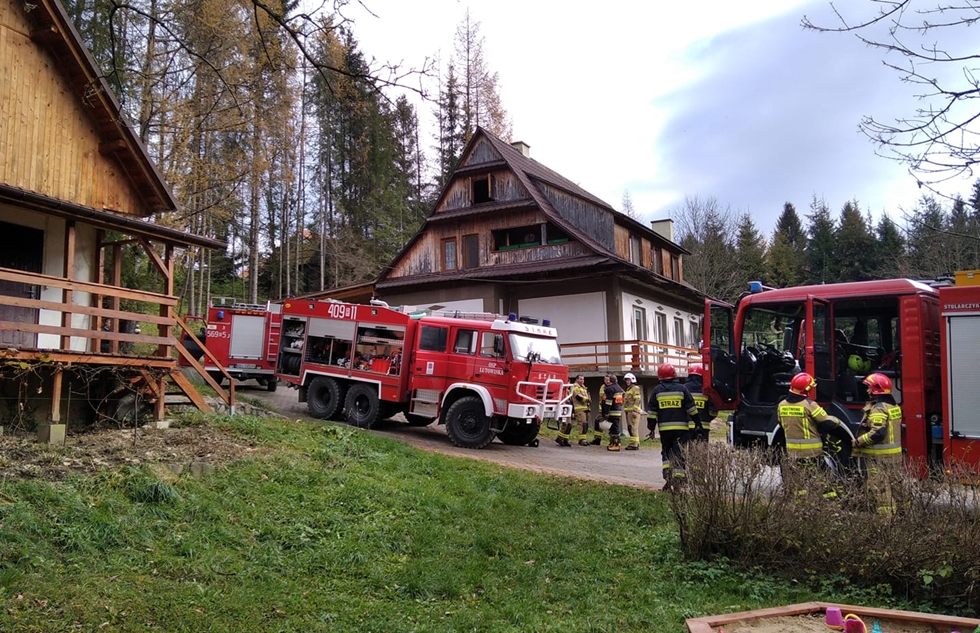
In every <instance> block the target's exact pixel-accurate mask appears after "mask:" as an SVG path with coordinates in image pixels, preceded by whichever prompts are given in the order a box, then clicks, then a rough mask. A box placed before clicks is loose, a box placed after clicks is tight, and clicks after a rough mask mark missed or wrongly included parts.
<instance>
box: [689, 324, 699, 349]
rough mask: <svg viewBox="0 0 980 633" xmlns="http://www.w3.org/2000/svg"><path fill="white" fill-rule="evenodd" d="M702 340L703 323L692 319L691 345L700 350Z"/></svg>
mask: <svg viewBox="0 0 980 633" xmlns="http://www.w3.org/2000/svg"><path fill="white" fill-rule="evenodd" d="M700 340H701V324H700V323H698V322H697V321H691V338H690V347H694V348H697V349H698V351H699V352H700V351H701V350H700V345H698V342H699V341H700Z"/></svg>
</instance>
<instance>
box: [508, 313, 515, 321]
mask: <svg viewBox="0 0 980 633" xmlns="http://www.w3.org/2000/svg"><path fill="white" fill-rule="evenodd" d="M507 320H508V321H516V320H517V315H516V314H515V313H513V312H511V313H510V314H508V315H507Z"/></svg>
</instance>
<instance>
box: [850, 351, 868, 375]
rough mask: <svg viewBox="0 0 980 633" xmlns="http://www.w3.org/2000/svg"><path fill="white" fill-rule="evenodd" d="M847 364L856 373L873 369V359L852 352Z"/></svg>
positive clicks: (864, 372)
mask: <svg viewBox="0 0 980 633" xmlns="http://www.w3.org/2000/svg"><path fill="white" fill-rule="evenodd" d="M847 366H848V367H850V368H851V369H852V370H853V371H854V373H856V374H866V373H868V370H869V369H871V361H870V360H867V359H865V358H863V357H862V356H861V355H860V354H851V355H850V356H849V357H848V359H847Z"/></svg>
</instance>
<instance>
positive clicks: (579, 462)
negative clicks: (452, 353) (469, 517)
mask: <svg viewBox="0 0 980 633" xmlns="http://www.w3.org/2000/svg"><path fill="white" fill-rule="evenodd" d="M252 384H254V383H247V384H242V385H236V392H237V393H239V394H241V395H242V396H246V397H249V398H255V399H258V400H261V401H262V402H264V403H265V404H266V405H268V406H269V408H271V409H273V410H275V411H278V412H279V413H281V414H282V415H284V416H286V417H289V418H293V419H302V420H313V419H314V418H312V417H311V416H310V414H309V411H308V410H307V408H306V403H303V404H300V403H299V401H298V397H297V391H296V390H295V389H290V388H288V387H286V386H285V385H283V384H282V383H280V385H279V389H278V390H277V391H275V392H272V393H269V392H267V391H265V389H263V388H256V387H251V386H250V385H252ZM644 430H645V427H644ZM371 432H372V433H376V434H377V435H381V436H384V437H390V438H392V439H397V440H400V441H402V442H406V443H408V444H411V445H412V446H416V447H418V448H421V449H424V450H428V451H434V452H437V453H445V454H447V455H456V456H458V457H467V458H470V459H482V460H486V461H488V462H494V463H496V464H500V465H502V466H508V467H511V468H521V469H524V470H531V471H534V472H538V473H547V474H551V475H558V476H563V477H575V478H579V479H589V480H593V481H602V482H605V483H610V484H618V485H623V486H633V487H636V488H646V489H653V490H659V489H660V488H661V487H663V484H664V480H663V476H662V474H661V462H660V448H659V446H647V445H644V446H643V447H642V448H641V449H640V450H639V451H620V452H618V453H611V452H609V451H607V450H606V447H605V446H602V447H601V448H600V447H598V446H588V447H584V446H572V447H571V448H562V447H559V446H558V445H557V444H555V443H554V441H553V440H551V439H547V438H542V441H541V444H540V446H538V447H537V448H531V447H527V446H507V445H506V444H503V443H501V442H499V441H494V442H493V443H491V444H490V445H489V446H487V447H486V448H483V449H480V450H472V449H466V448H458V447H456V446H454V445H453V443H452V442H450V441H449V437H448V436H447V435H446V430H445V428H444V427H442V426H438V425H436V424H432V425H430V426H426V427H417V426H409V425H408V424H404V423H399V422H395V421H386V422H384V423H383V424H382V425H381V426H380V428H377V429H374V430H372V431H371Z"/></svg>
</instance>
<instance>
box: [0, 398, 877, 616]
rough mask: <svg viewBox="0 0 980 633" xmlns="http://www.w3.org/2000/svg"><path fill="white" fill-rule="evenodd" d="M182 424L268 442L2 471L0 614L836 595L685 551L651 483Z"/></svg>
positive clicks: (671, 610) (612, 610)
mask: <svg viewBox="0 0 980 633" xmlns="http://www.w3.org/2000/svg"><path fill="white" fill-rule="evenodd" d="M195 423H196V424H209V425H212V426H218V427H222V428H224V429H226V430H228V431H230V432H232V433H236V434H240V435H243V436H248V437H249V438H251V439H252V440H254V441H255V442H257V443H260V444H263V445H266V446H275V447H278V448H279V449H280V450H278V451H276V454H275V456H274V457H271V458H264V459H251V460H245V461H241V462H237V463H234V464H230V465H227V466H226V467H223V468H220V469H218V470H217V472H216V473H215V474H214V475H212V476H209V477H207V478H205V479H203V480H195V479H193V478H191V477H189V476H182V477H179V478H173V477H170V478H167V477H164V476H162V475H157V474H155V471H154V470H152V469H137V468H123V469H117V470H112V471H105V472H102V473H100V474H98V475H96V476H90V477H82V478H75V479H71V480H69V481H66V482H61V483H44V482H35V481H22V482H11V481H6V482H2V483H0V629H2V630H4V631H39V632H41V631H44V632H47V631H69V630H80V631H97V630H99V631H146V630H159V631H189V632H190V631H193V632H198V631H235V632H236V633H241V632H245V631H297V632H298V631H304V632H305V631H356V632H357V633H368V632H387V631H420V632H423V631H424V632H429V631H446V632H449V631H453V632H455V631H487V632H490V631H493V632H504V631H514V632H517V631H563V632H565V631H571V632H575V631H583V632H602V631H616V632H617V633H625V632H630V631H644V632H648V631H657V632H666V633H671V632H678V633H679V632H681V631H686V627H685V626H684V620H685V618H690V617H697V616H702V615H708V614H714V613H722V612H729V611H739V610H744V609H749V608H757V607H764V606H774V605H780V604H787V603H794V602H800V601H805V600H812V599H828V600H829V599H834V600H839V601H842V602H846V601H847V598H848V597H849V596H841V595H839V594H835V595H820V592H819V591H812V590H807V589H805V588H802V587H799V586H796V585H793V584H790V583H787V582H783V581H780V580H777V579H775V578H773V577H771V576H768V575H765V574H761V573H760V574H747V573H744V572H738V571H735V570H732V569H729V568H728V567H727V566H725V565H724V564H723V563H701V562H697V561H694V562H688V561H684V560H683V559H682V557H681V554H680V551H679V548H678V537H677V534H676V528H675V525H674V523H673V519H672V517H671V513H670V510H669V507H668V500H667V499H666V498H665V496H664V495H662V494H660V493H652V492H649V491H641V490H636V489H633V488H627V487H617V486H607V485H602V484H597V483H591V482H584V481H578V480H570V479H560V478H554V477H545V476H540V475H535V474H532V473H526V472H523V471H514V470H508V469H505V468H502V467H499V466H495V465H493V464H488V463H485V462H481V461H476V460H468V459H460V458H453V457H449V456H444V455H437V454H431V453H426V452H422V451H419V450H416V449H413V448H411V447H408V446H405V445H403V444H401V443H398V442H396V441H393V440H387V439H384V438H377V437H373V436H371V435H369V434H366V433H362V432H358V431H356V430H354V429H350V428H348V427H343V426H335V425H332V424H326V425H320V424H306V423H300V422H289V421H280V420H267V419H260V418H253V417H246V416H238V417H227V416H225V417H218V416H212V417H209V418H207V419H205V420H204V421H202V420H201V419H200V418H198V419H197V420H196V422H195ZM850 598H851V599H852V600H859V601H862V602H865V603H867V600H862V598H866V596H863V597H862V596H851V597H850ZM875 606H888V605H884V604H876V605H875Z"/></svg>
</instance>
